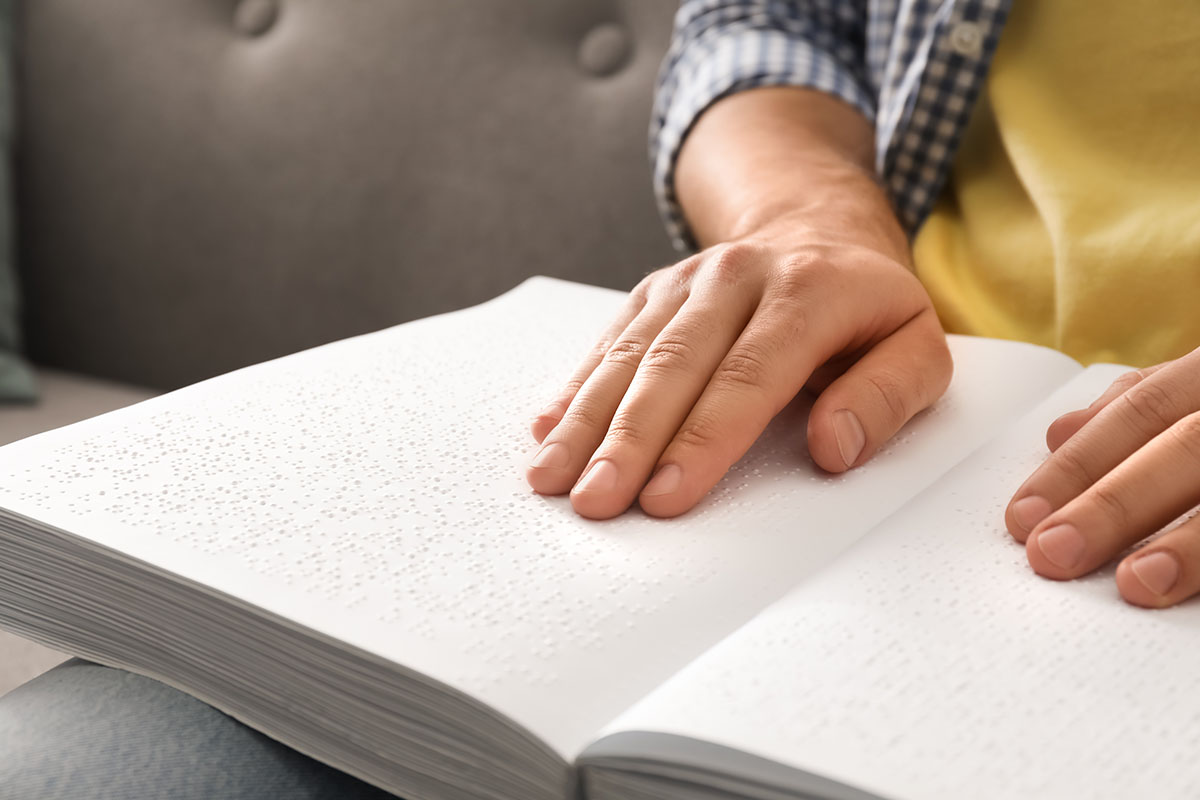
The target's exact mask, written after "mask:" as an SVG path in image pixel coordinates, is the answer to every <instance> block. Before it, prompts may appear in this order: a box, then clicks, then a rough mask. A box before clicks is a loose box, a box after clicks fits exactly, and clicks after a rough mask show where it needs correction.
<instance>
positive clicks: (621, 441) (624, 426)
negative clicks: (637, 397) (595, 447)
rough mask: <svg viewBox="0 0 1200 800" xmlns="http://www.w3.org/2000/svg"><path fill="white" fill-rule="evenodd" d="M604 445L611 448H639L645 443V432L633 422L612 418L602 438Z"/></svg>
mask: <svg viewBox="0 0 1200 800" xmlns="http://www.w3.org/2000/svg"><path fill="white" fill-rule="evenodd" d="M604 441H605V444H607V445H611V446H613V447H640V446H642V445H644V444H646V443H647V441H648V437H647V436H646V431H645V429H644V428H642V427H641V426H639V425H637V424H636V423H635V422H634V421H633V420H631V419H628V418H626V417H621V416H618V417H614V418H613V421H612V424H611V425H609V426H608V433H607V434H606V435H605V437H604Z"/></svg>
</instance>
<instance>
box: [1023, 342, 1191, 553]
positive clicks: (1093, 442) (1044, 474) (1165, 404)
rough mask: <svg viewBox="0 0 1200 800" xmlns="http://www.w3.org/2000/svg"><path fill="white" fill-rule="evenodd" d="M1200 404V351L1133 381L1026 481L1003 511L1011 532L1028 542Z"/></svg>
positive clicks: (1120, 380)
mask: <svg viewBox="0 0 1200 800" xmlns="http://www.w3.org/2000/svg"><path fill="white" fill-rule="evenodd" d="M1122 380H1125V381H1126V382H1128V381H1129V380H1131V379H1125V378H1123V379H1118V383H1117V385H1121V382H1122ZM1102 399H1103V396H1102ZM1197 408H1200V352H1193V353H1192V354H1190V355H1188V356H1185V357H1183V358H1181V359H1179V360H1177V361H1173V362H1170V363H1168V364H1166V365H1165V366H1163V367H1162V368H1161V369H1159V370H1158V371H1156V372H1154V373H1153V374H1150V375H1149V376H1147V377H1145V378H1142V379H1141V380H1139V381H1136V382H1133V383H1132V384H1131V385H1130V386H1129V388H1128V389H1127V390H1126V391H1124V392H1123V393H1121V394H1119V395H1118V396H1116V397H1115V398H1113V399H1111V400H1110V401H1109V402H1108V403H1107V404H1106V405H1103V407H1101V408H1100V409H1099V410H1098V411H1096V412H1095V415H1094V416H1093V417H1092V418H1091V419H1089V420H1088V421H1087V422H1086V423H1085V424H1084V425H1083V426H1082V427H1081V428H1080V429H1079V430H1078V431H1077V432H1076V433H1075V434H1074V435H1073V436H1071V437H1070V438H1068V439H1067V440H1066V441H1064V442H1063V443H1062V444H1061V445H1060V446H1059V447H1058V448H1057V449H1056V450H1055V451H1054V452H1053V453H1051V454H1050V456H1049V458H1047V459H1046V460H1045V462H1043V463H1042V465H1041V466H1040V467H1038V468H1037V470H1035V471H1034V473H1033V474H1032V475H1031V476H1030V477H1029V478H1028V479H1027V480H1026V481H1025V482H1024V483H1023V484H1021V487H1020V488H1019V489H1017V491H1016V493H1014V494H1013V499H1012V500H1011V501H1009V505H1008V508H1007V509H1005V512H1004V521H1005V525H1006V526H1007V527H1008V530H1009V532H1010V533H1011V534H1012V535H1013V537H1014V538H1015V539H1016V540H1017V541H1019V542H1024V541H1025V540H1026V539H1027V538H1028V537H1029V533H1030V532H1031V531H1032V530H1033V529H1034V528H1035V527H1037V525H1038V523H1040V522H1041V521H1042V520H1043V519H1045V518H1046V517H1048V516H1049V515H1050V514H1051V513H1052V512H1054V511H1055V510H1057V509H1059V508H1062V507H1063V506H1064V505H1066V504H1067V503H1068V502H1069V501H1071V500H1073V499H1074V498H1075V497H1078V496H1079V495H1080V494H1082V493H1083V492H1084V491H1086V490H1087V489H1088V488H1089V487H1090V486H1092V485H1093V484H1094V483H1096V481H1098V480H1100V479H1101V478H1102V477H1104V476H1105V475H1107V474H1108V473H1109V472H1111V471H1112V470H1113V469H1114V468H1116V467H1117V465H1119V464H1120V463H1121V462H1123V461H1124V460H1125V459H1127V458H1129V457H1130V456H1131V455H1133V454H1134V453H1135V452H1136V451H1138V450H1139V449H1141V448H1142V447H1143V446H1145V445H1146V443H1147V442H1149V441H1150V440H1151V439H1153V438H1154V437H1156V436H1158V435H1159V434H1160V433H1162V432H1163V431H1165V430H1166V429H1167V428H1170V427H1171V426H1172V425H1174V424H1175V423H1176V422H1178V421H1179V420H1181V419H1183V418H1184V417H1185V416H1187V415H1188V414H1190V413H1192V412H1193V411H1195V410H1197Z"/></svg>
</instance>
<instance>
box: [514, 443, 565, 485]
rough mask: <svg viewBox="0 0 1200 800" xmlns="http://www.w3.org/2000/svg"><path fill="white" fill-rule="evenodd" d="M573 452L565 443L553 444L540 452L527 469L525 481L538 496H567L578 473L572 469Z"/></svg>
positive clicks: (531, 460) (545, 446)
mask: <svg viewBox="0 0 1200 800" xmlns="http://www.w3.org/2000/svg"><path fill="white" fill-rule="evenodd" d="M570 466H571V451H570V449H569V448H568V447H567V445H566V444H565V443H563V442H551V443H549V444H546V445H544V446H543V447H542V449H540V450H538V451H537V453H535V454H534V456H533V458H531V459H530V460H529V466H528V467H526V468H525V481H526V482H527V483H528V484H529V486H530V488H532V489H533V490H534V491H535V492H537V493H538V494H547V495H559V494H566V493H567V492H569V491H570V490H571V487H572V486H573V485H574V484H575V478H577V477H578V473H576V472H574V471H573V470H571V469H570Z"/></svg>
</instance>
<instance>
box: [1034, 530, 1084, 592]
mask: <svg viewBox="0 0 1200 800" xmlns="http://www.w3.org/2000/svg"><path fill="white" fill-rule="evenodd" d="M1044 532H1045V531H1037V530H1035V531H1034V532H1033V533H1031V534H1029V537H1028V538H1027V539H1026V540H1025V558H1026V560H1027V561H1028V562H1029V566H1030V567H1032V568H1033V571H1034V572H1036V573H1037V574H1038V575H1041V576H1042V577H1043V578H1049V579H1050V580H1053V581H1069V580H1071V579H1072V578H1074V577H1075V575H1074V574H1072V573H1071V572H1070V571H1069V570H1067V569H1064V568H1063V567H1061V566H1059V564H1056V563H1055V562H1054V561H1051V560H1050V558H1048V557H1047V555H1046V552H1045V551H1044V550H1043V549H1042V546H1041V542H1040V541H1039V539H1040V538H1041V535H1042V534H1043V533H1044Z"/></svg>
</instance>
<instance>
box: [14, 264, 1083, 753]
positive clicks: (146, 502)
mask: <svg viewBox="0 0 1200 800" xmlns="http://www.w3.org/2000/svg"><path fill="white" fill-rule="evenodd" d="M622 301H623V295H621V294H620V293H617V292H613V291H609V290H602V289H595V288H589V287H584V286H579V285H573V284H568V283H564V282H560V281H553V280H549V279H535V280H532V281H530V282H528V283H526V284H524V285H522V286H521V287H520V288H518V289H516V290H514V291H513V292H511V293H509V294H507V295H505V296H503V297H501V298H499V299H497V300H495V301H492V302H490V303H487V304H485V305H483V306H479V307H476V308H474V309H470V310H466V311H461V312H455V313H453V314H448V315H444V316H441V317H435V318H431V319H427V320H422V321H418V322H414V323H410V324H407V325H403V326H399V327H397V328H393V329H389V330H386V331H382V332H379V333H376V334H371V335H367V336H363V337H359V338H355V339H350V340H346V341H343V342H339V343H335V344H332V345H327V346H324V347H321V348H317V349H314V350H311V351H307V352H304V353H300V354H297V355H294V356H289V357H286V358H283V359H280V360H277V361H274V362H269V363H267V364H263V365H259V366H256V367H251V368H249V369H245V370H241V371H239V372H234V373H231V374H229V375H227V376H223V377H220V378H216V379H213V380H210V381H207V382H204V383H201V384H198V385H196V386H194V387H191V388H188V389H184V390H182V391H179V392H175V393H172V394H170V395H166V396H163V397H160V398H156V399H154V400H151V401H149V402H146V403H143V404H141V405H138V406H135V407H132V408H129V409H125V410H122V411H119V412H115V413H112V414H109V415H107V416H104V417H101V418H98V419H96V420H93V421H89V422H86V423H83V424H80V425H77V426H74V427H71V428H68V429H64V430H61V431H58V432H53V433H50V434H45V435H43V436H40V437H35V438H33V439H30V440H26V441H25V442H21V443H18V444H16V445H14V446H11V447H9V448H6V449H5V450H3V451H0V506H4V507H6V508H9V509H11V510H14V511H16V512H18V513H20V514H24V515H26V516H28V517H32V518H35V519H38V520H41V521H43V522H45V523H48V524H50V525H53V526H56V527H58V528H60V529H63V530H66V531H70V532H72V533H74V534H77V535H79V536H86V537H88V538H90V539H92V540H94V541H95V542H98V543H101V544H103V545H106V546H108V547H110V548H113V549H115V550H119V551H122V552H124V553H127V554H129V555H131V556H133V557H135V558H138V559H142V560H144V561H146V562H149V563H150V564H153V565H156V566H158V567H160V568H162V569H164V570H166V571H168V572H171V573H175V574H178V575H181V576H183V577H186V578H189V579H192V580H194V581H198V582H200V583H203V584H207V585H209V586H212V587H213V588H215V589H217V590H219V591H221V592H225V593H227V594H229V595H233V596H235V597H237V598H240V599H242V600H244V601H246V602H248V603H250V604H252V605H255V606H258V607H261V608H263V609H266V610H267V611H270V612H272V613H275V614H278V615H280V616H283V617H286V618H289V619H292V620H294V621H295V622H297V623H299V624H301V625H304V626H307V627H309V628H311V629H314V630H316V631H318V632H321V633H323V634H326V635H328V636H332V637H334V638H337V639H340V640H343V641H345V642H347V643H349V644H352V645H354V646H357V647H360V648H363V649H365V650H367V651H370V652H373V653H375V654H378V655H380V656H382V657H384V658H387V659H390V660H392V661H395V662H398V663H401V664H404V665H406V666H407V667H409V668H411V669H414V670H417V671H419V672H422V673H424V674H427V675H430V676H433V677H435V678H437V679H439V680H441V681H443V682H444V683H446V684H449V685H450V686H452V687H455V688H457V689H459V690H461V691H463V692H466V693H467V694H469V695H471V696H473V697H475V698H477V699H479V700H481V701H483V702H485V703H487V704H489V705H491V706H493V707H494V708H496V709H498V710H499V711H500V712H502V713H504V714H507V715H508V716H509V717H511V718H512V719H514V720H515V721H517V722H518V723H520V724H522V725H524V726H525V727H527V728H528V729H529V730H531V731H532V732H533V733H534V734H536V735H538V736H540V737H542V738H543V739H544V740H545V741H546V742H547V743H548V744H550V745H551V746H552V747H554V748H555V749H556V750H557V751H558V752H559V753H561V754H563V755H564V756H567V757H572V756H573V755H574V754H575V753H576V752H577V751H578V749H579V748H580V747H582V746H583V745H584V744H585V743H586V742H587V741H588V740H589V739H590V737H591V736H592V735H593V734H594V732H595V731H596V730H598V729H599V728H600V727H601V726H602V725H603V724H604V723H606V722H608V721H609V720H611V719H612V718H613V717H615V716H616V715H617V714H618V713H620V712H621V711H622V710H624V709H625V708H627V707H628V706H629V705H631V704H632V703H633V702H634V701H635V700H637V699H638V698H639V697H642V696H643V695H645V694H646V693H647V692H648V691H649V690H650V689H652V688H653V687H654V686H656V685H657V684H658V683H660V682H661V681H663V680H664V679H666V678H667V677H668V676H669V675H671V674H672V673H673V672H675V671H676V670H678V669H679V668H680V667H681V666H683V665H684V664H685V663H687V662H688V661H689V660H690V659H691V658H693V657H694V656H695V655H696V654H698V653H699V652H701V651H702V650H704V649H706V648H707V647H708V646H710V645H711V644H712V643H714V642H715V641H717V640H718V639H720V638H721V637H722V636H724V635H726V634H727V633H728V632H730V631H731V630H733V629H734V628H736V627H737V626H739V625H741V624H742V623H744V622H745V621H746V620H747V619H749V618H750V617H751V616H752V615H753V614H754V613H755V612H756V610H758V609H760V608H762V607H763V606H765V605H767V604H768V603H769V602H771V601H773V600H775V599H778V598H779V597H780V596H782V595H783V594H784V593H785V592H786V590H787V589H788V588H789V587H790V586H792V585H793V584H794V583H795V582H796V580H797V579H799V578H800V577H801V576H803V575H805V574H806V573H808V572H810V571H811V570H813V569H816V568H817V567H819V566H820V565H821V564H823V563H825V562H826V561H827V560H828V559H829V558H830V557H831V556H833V555H834V554H836V553H837V552H839V551H840V550H841V549H843V548H844V547H846V546H847V545H848V544H849V543H850V542H852V541H854V540H855V539H856V538H857V537H858V536H859V535H860V533H861V532H864V531H866V530H867V529H869V528H870V527H871V526H872V525H874V524H875V523H876V522H878V521H879V520H880V519H882V518H883V517H884V516H886V515H887V514H889V513H890V512H891V511H892V510H893V509H894V508H895V507H897V506H898V505H899V504H900V503H901V502H902V501H903V500H904V499H905V498H907V497H909V496H911V495H912V494H914V493H915V492H916V491H917V490H918V489H920V488H921V487H923V486H924V485H926V484H927V483H929V482H931V481H933V480H935V479H936V478H937V476H938V475H940V474H941V473H942V472H943V471H945V470H946V469H948V468H949V467H950V466H951V465H952V464H953V463H954V462H956V461H957V460H959V459H960V458H961V457H963V456H964V455H965V454H966V453H968V452H969V451H970V450H971V449H972V448H973V447H975V446H976V445H977V444H978V443H980V442H981V441H982V440H983V439H984V438H985V437H986V436H987V435H988V432H989V431H990V430H992V429H994V428H995V427H996V426H997V425H998V424H1000V423H1001V422H1003V421H1005V420H1007V419H1010V418H1015V416H1016V415H1018V414H1019V413H1023V412H1024V411H1025V410H1026V409H1027V408H1029V407H1032V406H1033V404H1034V403H1035V402H1036V399H1037V398H1039V397H1041V396H1044V395H1046V394H1047V393H1048V392H1049V391H1050V389H1051V387H1053V386H1055V385H1057V384H1059V383H1061V382H1063V381H1064V380H1065V379H1066V378H1067V377H1068V376H1069V375H1070V374H1071V373H1072V372H1073V371H1078V367H1077V366H1075V365H1074V364H1073V363H1072V362H1070V361H1069V360H1068V359H1066V358H1065V357H1064V356H1061V355H1058V354H1056V353H1053V352H1051V351H1047V350H1042V349H1039V348H1034V347H1029V346H1024V345H1015V344H1011V343H1002V342H993V341H982V340H966V339H956V340H955V341H954V350H955V353H956V354H957V356H958V370H957V377H956V378H955V382H954V385H953V387H952V388H951V390H950V392H949V394H948V395H947V397H946V398H945V400H943V401H942V402H941V403H939V404H938V406H937V407H936V408H935V409H933V410H932V411H931V412H929V413H927V414H924V415H922V416H921V417H920V418H919V419H917V420H916V421H915V422H914V423H913V424H912V425H910V426H909V427H908V428H907V429H906V430H905V431H904V432H902V433H901V435H900V436H899V437H897V439H896V440H895V442H894V443H893V444H892V445H890V446H889V447H888V448H887V450H886V451H885V452H883V453H882V454H880V455H879V456H878V457H877V458H876V459H875V460H874V461H873V462H872V463H871V464H870V465H868V466H866V467H864V468H862V469H858V470H855V471H854V472H853V473H852V474H850V475H847V476H845V477H830V476H827V475H824V474H821V473H819V472H818V471H817V470H815V469H814V467H813V466H812V464H811V462H810V461H809V460H808V458H807V456H806V455H805V451H804V446H803V436H804V409H803V408H802V407H796V408H793V409H791V410H790V411H789V412H788V413H787V414H785V415H783V416H782V417H781V418H780V419H779V420H777V422H776V424H775V425H774V427H773V428H772V430H771V432H770V433H769V434H768V435H767V436H765V437H764V438H763V439H762V440H761V441H760V443H759V444H758V445H757V446H756V447H755V448H754V450H753V451H752V452H751V454H749V455H748V456H747V457H746V458H745V459H744V460H743V461H742V462H741V463H740V464H739V465H737V466H736V467H735V468H734V469H733V470H732V472H730V474H729V475H728V476H727V477H726V478H725V479H724V481H723V482H722V483H721V484H720V485H719V486H718V487H717V488H716V490H715V491H714V492H713V493H712V494H711V496H710V497H708V498H707V499H706V500H705V501H704V502H703V503H701V505H700V507H699V508H698V509H696V510H695V511H694V512H693V513H690V514H688V515H685V516H684V517H682V518H680V519H677V520H673V521H660V520H653V519H650V518H648V517H645V516H644V515H642V514H641V513H640V512H638V511H636V510H634V511H631V512H629V513H627V514H625V515H624V516H622V517H620V518H619V519H617V520H614V521H609V522H590V521H587V520H584V519H581V518H579V517H578V516H576V515H575V514H574V513H573V512H572V511H571V508H570V505H569V503H568V501H567V499H566V498H563V497H541V496H538V495H536V494H534V493H532V492H531V491H530V490H529V488H528V486H527V485H526V484H525V481H524V469H525V465H526V463H527V462H528V459H529V458H530V456H531V454H532V453H533V452H534V451H535V449H536V445H535V444H534V442H533V440H532V438H531V436H530V434H529V429H528V421H529V419H530V418H531V416H532V414H533V413H534V412H535V411H536V410H537V409H539V408H541V406H542V405H544V404H545V403H546V402H547V401H548V400H549V399H550V398H552V397H553V396H554V394H555V393H556V391H557V390H558V389H559V387H560V385H561V383H562V382H564V381H565V380H566V379H567V377H568V376H569V375H570V374H571V372H572V370H573V368H574V366H575V364H576V362H577V361H578V360H579V359H580V358H581V357H582V356H583V355H584V354H585V353H586V352H587V351H588V349H589V348H590V347H591V345H592V344H593V343H594V340H595V338H596V337H597V336H598V335H599V333H600V332H601V331H602V330H603V329H604V328H605V327H606V326H607V323H608V321H609V319H610V318H611V317H612V316H613V315H614V314H615V313H616V311H617V309H618V308H619V306H620V304H621V303H622Z"/></svg>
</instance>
